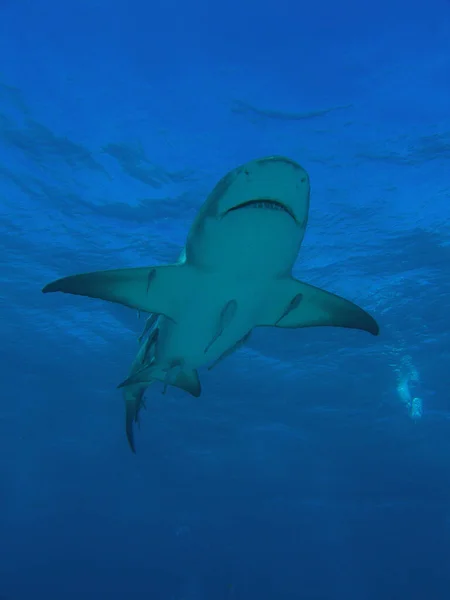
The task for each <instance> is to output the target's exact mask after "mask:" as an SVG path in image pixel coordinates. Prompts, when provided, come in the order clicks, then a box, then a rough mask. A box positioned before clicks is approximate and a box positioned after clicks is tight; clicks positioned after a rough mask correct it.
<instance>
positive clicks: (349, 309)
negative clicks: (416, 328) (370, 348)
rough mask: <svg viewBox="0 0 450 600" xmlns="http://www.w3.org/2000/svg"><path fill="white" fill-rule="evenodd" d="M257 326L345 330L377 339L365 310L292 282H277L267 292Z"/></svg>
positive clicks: (344, 300) (333, 295)
mask: <svg viewBox="0 0 450 600" xmlns="http://www.w3.org/2000/svg"><path fill="white" fill-rule="evenodd" d="M269 293H270V297H268V299H267V302H266V303H265V308H264V310H263V314H262V318H261V319H260V322H259V323H258V325H261V326H272V327H288V328H297V327H320V326H332V327H346V328H349V329H360V330H362V331H367V332H368V333H371V334H372V335H378V333H379V326H378V323H377V322H376V321H375V319H374V318H373V317H372V316H371V315H369V313H367V312H366V311H365V310H363V309H362V308H360V307H359V306H357V305H356V304H353V302H350V301H349V300H346V299H345V298H341V297H340V296H336V295H335V294H331V293H330V292H326V291H325V290H322V289H320V288H317V287H314V286H313V285H309V284H307V283H303V282H301V281H298V280H296V279H294V278H285V279H280V280H278V281H276V283H274V285H273V288H272V290H271V291H270V292H269Z"/></svg>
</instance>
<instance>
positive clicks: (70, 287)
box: [42, 265, 190, 320]
mask: <svg viewBox="0 0 450 600" xmlns="http://www.w3.org/2000/svg"><path fill="white" fill-rule="evenodd" d="M189 286H190V271H189V268H188V267H186V266H185V265H168V266H163V267H144V268H137V269H115V270H111V271H95V272H92V273H82V274H80V275H71V276H69V277H63V278H62V279H57V280H56V281H53V282H52V283H49V284H48V285H46V286H45V287H44V288H43V290H42V291H43V293H44V294H47V293H49V292H63V293H65V294H75V295H77V296H88V297H89V298H100V299H101V300H107V301H108V302H117V303H118V304H123V305H124V306H129V307H130V308H136V309H138V310H142V311H145V312H149V313H155V314H158V315H165V316H166V317H168V318H170V319H172V320H176V313H177V305H178V302H179V296H180V294H181V295H182V292H183V290H186V289H189Z"/></svg>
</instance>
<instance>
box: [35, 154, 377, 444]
mask: <svg viewBox="0 0 450 600" xmlns="http://www.w3.org/2000/svg"><path fill="white" fill-rule="evenodd" d="M309 203H310V182H309V176H308V174H307V172H306V171H305V170H304V169H303V168H302V167H301V166H300V165H299V164H297V163H296V162H294V161H293V160H290V159H289V158H285V157H282V156H271V157H266V158H261V159H258V160H254V161H251V162H248V163H246V164H244V165H241V166H239V167H237V168H235V169H234V170H232V171H230V172H229V173H228V174H227V175H225V177H223V178H222V179H221V180H220V181H219V182H218V184H217V185H216V186H215V188H214V189H213V190H212V192H211V193H210V194H209V196H208V197H207V199H206V201H205V203H204V204H203V205H202V207H201V208H200V210H199V212H198V214H197V216H196V218H195V220H194V222H193V224H192V226H191V228H190V230H189V232H188V235H187V240H186V244H185V247H184V248H183V250H182V252H181V255H180V257H179V259H178V261H177V262H176V263H174V264H171V265H162V266H153V265H152V266H148V267H138V268H127V269H114V270H107V271H96V272H90V273H82V274H78V275H71V276H69V277H64V278H62V279H58V280H56V281H53V282H52V283H49V284H48V285H46V286H45V287H44V288H43V290H42V291H43V292H44V293H48V292H64V293H67V294H76V295H81V296H88V297H90V298H100V299H102V300H106V301H109V302H117V303H119V304H122V305H124V306H128V307H130V308H133V309H137V310H138V311H143V312H146V313H151V316H150V317H149V321H148V323H147V326H146V330H145V331H144V337H146V339H145V341H144V342H143V343H142V345H141V348H140V349H139V352H138V355H137V357H136V359H135V360H134V362H133V364H132V367H131V371H130V373H129V377H128V378H127V379H126V380H125V381H124V382H123V383H122V384H120V386H119V387H123V388H124V394H125V405H126V431H127V437H128V441H129V444H130V446H131V449H132V450H133V451H134V449H135V448H134V440H133V430H132V427H133V422H134V421H136V422H137V421H138V415H139V410H140V408H141V407H142V406H143V394H144V391H145V389H146V387H147V386H148V385H149V384H150V383H151V382H152V381H155V380H157V381H162V382H164V388H166V387H167V386H168V385H174V386H177V387H179V388H181V389H183V390H186V391H187V392H189V393H190V394H192V395H193V396H199V395H200V392H201V387H200V380H199V376H198V369H199V368H200V367H202V366H205V365H209V366H210V368H211V367H212V366H214V365H215V364H217V362H218V361H220V360H221V359H223V358H225V357H226V356H229V355H230V354H232V353H233V352H234V351H235V350H236V349H238V348H239V347H241V346H242V345H243V344H244V343H245V342H246V340H247V339H248V337H249V336H250V333H251V332H252V330H253V329H254V328H255V327H278V328H300V327H317V326H334V327H345V328H350V329H359V330H363V331H367V332H369V333H371V334H373V335H378V333H379V328H378V325H377V323H376V321H375V320H374V318H373V317H372V316H370V315H369V314H368V313H367V312H366V311H364V310H363V309H362V308H360V307H359V306H357V305H356V304H353V303H352V302H350V301H349V300H346V299H344V298H342V297H340V296H337V295H335V294H332V293H330V292H327V291H325V290H323V289H320V288H317V287H314V286H312V285H309V284H308V283H305V282H302V281H299V280H297V279H296V278H295V277H293V275H292V269H293V266H294V262H295V260H296V258H297V255H298V253H299V250H300V246H301V244H302V241H303V238H304V235H305V230H306V226H307V222H308V214H309Z"/></svg>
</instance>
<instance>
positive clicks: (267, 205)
mask: <svg viewBox="0 0 450 600" xmlns="http://www.w3.org/2000/svg"><path fill="white" fill-rule="evenodd" d="M241 208H260V209H261V208H262V209H265V210H278V211H281V212H285V213H286V214H288V215H289V216H290V217H292V218H293V219H294V221H295V220H296V219H295V215H294V213H293V212H292V211H291V210H290V209H289V208H288V207H287V206H286V205H284V204H283V203H282V202H278V201H277V200H272V199H271V198H257V199H255V200H248V201H247V202H242V203H241V204H237V205H236V206H233V207H232V208H230V209H229V210H227V213H230V212H232V211H234V210H240V209H241Z"/></svg>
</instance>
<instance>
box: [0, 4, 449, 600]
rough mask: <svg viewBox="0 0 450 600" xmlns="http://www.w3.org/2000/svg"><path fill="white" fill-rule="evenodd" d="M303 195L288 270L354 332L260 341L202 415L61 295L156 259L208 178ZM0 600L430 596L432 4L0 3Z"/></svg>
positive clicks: (289, 333)
mask: <svg viewBox="0 0 450 600" xmlns="http://www.w3.org/2000/svg"><path fill="white" fill-rule="evenodd" d="M273 154H282V155H286V156H289V157H291V158H292V159H294V160H296V161H298V162H299V163H300V164H302V165H303V166H304V167H305V168H306V169H307V171H308V172H309V175H310V178H311V185H312V193H311V211H310V220H309V225H308V229H307V233H306V237H305V240H304V243H303V246H302V249H301V252H300V255H299V258H298V261H297V263H296V266H295V269H294V273H295V275H296V276H297V277H298V278H299V279H302V280H304V281H307V282H309V283H312V284H314V285H317V286H321V287H324V288H326V289H328V290H330V291H332V292H335V293H337V294H341V295H343V296H345V297H348V298H349V299H351V300H352V301H354V302H356V303H358V304H360V305H361V306H363V307H364V308H365V309H367V310H369V311H370V312H371V314H373V315H374V316H375V318H376V319H377V320H378V322H379V323H380V327H381V333H380V336H379V337H378V338H373V337H371V336H369V335H367V334H365V333H363V332H359V331H350V330H344V329H330V328H313V329H304V330H301V329H297V330H275V329H273V330H272V329H267V328H264V329H259V330H257V331H256V332H255V335H254V336H253V337H252V339H251V341H250V342H249V343H248V344H247V345H246V346H245V347H244V348H242V349H240V350H239V351H237V352H236V353H235V354H234V355H233V356H231V357H230V358H228V359H227V360H225V361H223V362H222V363H221V364H220V365H218V366H217V367H216V368H215V369H214V370H212V371H210V372H208V371H207V370H206V369H205V370H204V371H202V372H201V374H200V376H201V380H202V386H203V393H202V396H201V397H200V398H198V399H194V398H192V397H190V396H188V395H187V394H185V393H183V392H181V391H180V390H177V389H175V388H172V387H171V388H169V390H168V392H167V394H166V395H162V394H161V390H162V385H160V384H155V385H154V386H153V387H151V388H150V389H149V393H148V400H147V410H146V411H145V412H143V415H142V423H141V428H140V430H138V431H137V433H136V444H137V454H136V455H133V454H132V453H131V452H130V451H129V448H128V447H127V442H126V437H125V431H124V408H123V399H122V396H121V393H120V391H119V390H117V389H116V386H117V384H118V383H119V382H120V381H121V380H123V379H124V378H125V377H126V375H127V373H128V370H129V367H130V364H131V362H132V360H133V358H134V356H135V354H136V351H137V348H138V344H137V341H136V340H137V337H138V336H139V334H140V333H141V331H142V328H143V324H144V321H143V318H142V317H141V319H140V320H138V319H137V316H136V314H135V312H133V311H132V310H130V309H126V308H124V307H121V306H118V305H112V304H108V303H106V302H101V301H96V300H90V299H87V298H80V297H73V296H64V295H61V294H55V295H51V296H44V295H43V294H42V293H41V288H42V287H43V285H45V284H46V283H48V282H49V281H51V280H53V279H55V278H57V277H62V276H64V275H68V274H72V273H77V272H82V271H88V270H98V269H107V268H115V267H132V266H146V265H153V264H161V263H165V262H170V261H173V260H175V259H176V257H177V255H178V253H179V251H180V248H181V247H182V246H183V244H184V241H185V236H186V233H187V231H188V228H189V226H190V224H191V222H192V220H193V218H194V217H195V214H196V211H197V210H198V208H199V207H200V206H201V204H202V202H203V201H204V199H205V197H206V195H207V194H208V192H209V191H210V189H211V188H212V187H213V185H214V184H215V183H216V182H217V181H218V180H219V179H220V178H221V177H222V176H223V175H224V174H225V173H226V172H227V171H228V170H230V169H232V168H234V167H235V166H237V165H238V164H240V163H242V162H245V161H248V160H251V159H254V158H257V157H260V156H265V155H273ZM0 211H1V212H0V227H1V231H0V265H1V282H2V285H1V293H0V301H1V316H0V333H1V341H2V343H1V350H0V352H1V371H0V372H1V375H2V378H1V381H2V394H1V400H0V598H1V599H2V600H23V599H27V600H28V599H29V598H41V597H42V598H44V597H45V598H46V599H47V600H62V599H64V600H65V599H67V600H72V599H79V598H83V599H85V600H91V599H94V598H105V599H108V600H109V599H111V600H115V599H124V598H136V599H138V598H146V599H147V598H148V599H152V600H291V599H292V600H293V599H295V600H378V599H383V600H390V599H403V598H405V599H406V598H408V600H415V599H421V600H422V599H425V598H426V599H427V600H441V599H448V598H449V597H450V593H449V589H450V479H449V472H450V399H449V392H448V390H449V386H450V372H449V369H448V364H449V358H450V338H449V328H450V318H449V313H448V311H449V305H450V3H449V2H448V1H446V0H430V2H428V3H423V2H418V1H417V0H414V1H413V2H406V1H405V0H391V1H390V2H387V1H386V0H381V2H379V3H370V4H368V3H363V2H357V1H356V0H341V1H340V2H338V3H334V2H331V0H326V1H325V0H318V1H317V2H315V3H311V4H310V3H306V2H302V1H300V2H298V1H297V2H294V1H293V0H279V1H278V2H276V3H273V2H267V0H259V1H258V2H256V1H255V0H242V1H240V2H237V1H236V0H229V1H228V2H227V3H223V4H214V3H211V2H206V1H205V0H196V1H195V2H194V1H192V2H183V1H182V0H165V1H164V2H161V1H158V2H156V1H154V2H147V3H146V2H143V1H142V0H128V2H125V1H123V0H115V1H113V2H106V1H105V0H89V1H88V0H76V1H75V0H65V2H55V0H40V1H39V2H37V1H36V0H33V1H31V0H15V1H13V0H0Z"/></svg>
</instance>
